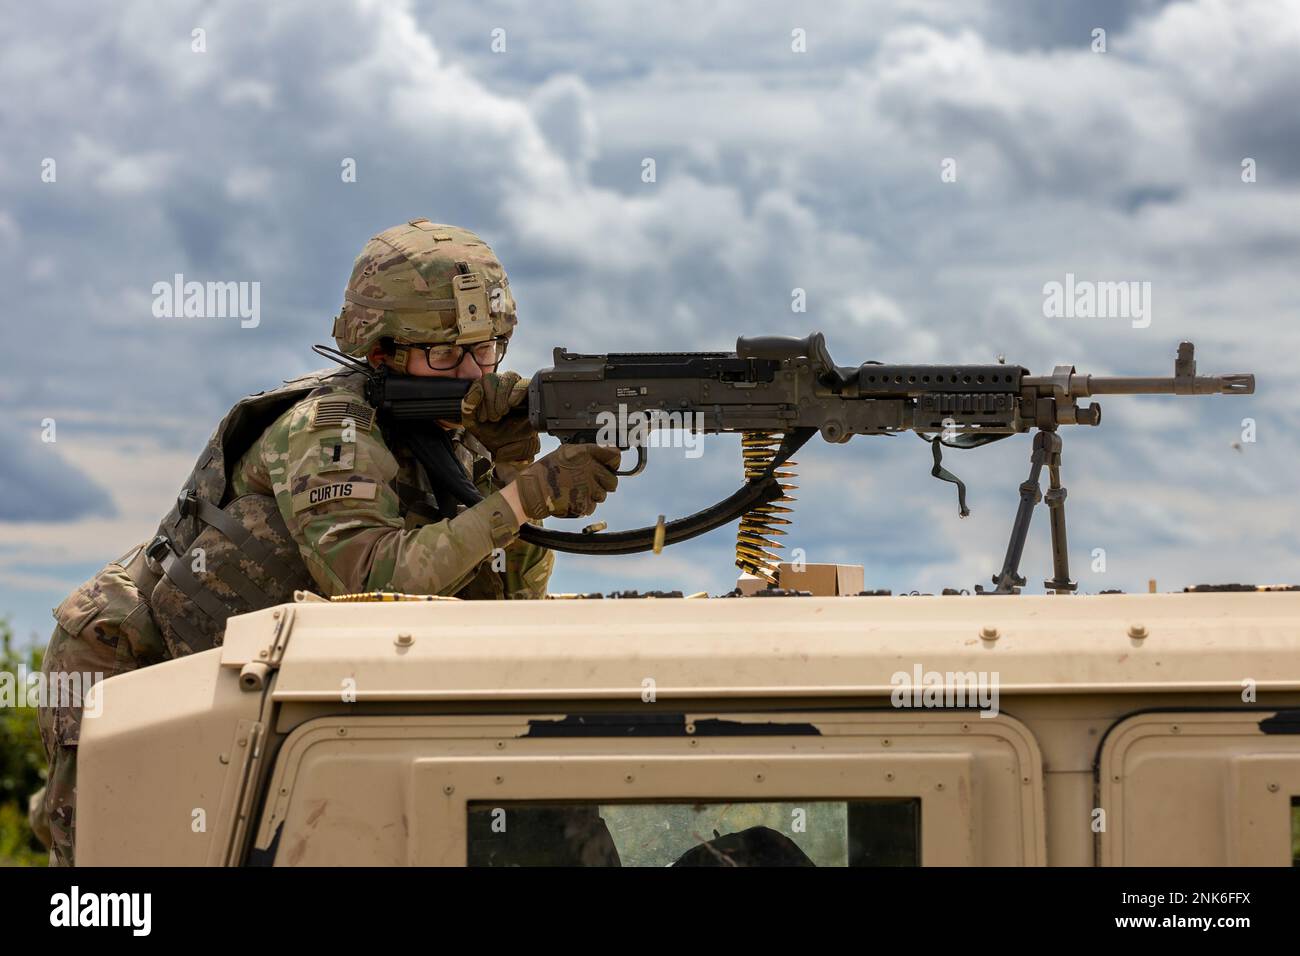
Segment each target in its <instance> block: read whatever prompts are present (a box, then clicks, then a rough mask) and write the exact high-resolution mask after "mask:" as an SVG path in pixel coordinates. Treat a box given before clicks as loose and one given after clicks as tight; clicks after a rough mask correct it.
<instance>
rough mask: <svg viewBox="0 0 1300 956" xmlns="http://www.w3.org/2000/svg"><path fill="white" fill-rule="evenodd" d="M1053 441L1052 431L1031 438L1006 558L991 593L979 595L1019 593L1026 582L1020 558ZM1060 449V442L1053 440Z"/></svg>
mask: <svg viewBox="0 0 1300 956" xmlns="http://www.w3.org/2000/svg"><path fill="white" fill-rule="evenodd" d="M1051 438H1056V435H1055V434H1053V433H1052V432H1044V431H1040V432H1039V433H1038V434H1037V435H1035V436H1034V448H1033V453H1032V455H1031V456H1030V459H1029V477H1028V478H1026V479H1025V480H1024V481H1023V482H1021V483H1020V507H1019V508H1018V509H1017V510H1016V520H1015V523H1014V524H1013V525H1012V526H1011V540H1010V541H1008V542H1007V556H1006V558H1005V559H1004V560H1003V562H1002V570H1001V571H1000V572H999V573H998V574H995V575H994V576H993V583H994V584H996V585H997V587H996V588H994V589H993V590H992V591H984V590H983V589H982V588H981V589H979V590H980V593H982V594H1019V593H1020V589H1021V587H1023V586H1024V583H1025V579H1024V578H1023V577H1021V575H1020V573H1019V571H1020V558H1021V556H1022V555H1023V554H1024V551H1025V538H1026V537H1027V536H1028V534H1029V519H1030V518H1032V517H1033V516H1034V505H1036V504H1038V503H1039V502H1040V501H1042V500H1043V492H1042V489H1041V488H1040V487H1039V482H1040V481H1041V480H1042V474H1043V465H1044V464H1045V463H1046V462H1047V456H1048V449H1049V448H1050V447H1052V445H1051V442H1050V440H1049V439H1051ZM1056 441H1057V444H1058V446H1059V443H1060V439H1059V438H1056Z"/></svg>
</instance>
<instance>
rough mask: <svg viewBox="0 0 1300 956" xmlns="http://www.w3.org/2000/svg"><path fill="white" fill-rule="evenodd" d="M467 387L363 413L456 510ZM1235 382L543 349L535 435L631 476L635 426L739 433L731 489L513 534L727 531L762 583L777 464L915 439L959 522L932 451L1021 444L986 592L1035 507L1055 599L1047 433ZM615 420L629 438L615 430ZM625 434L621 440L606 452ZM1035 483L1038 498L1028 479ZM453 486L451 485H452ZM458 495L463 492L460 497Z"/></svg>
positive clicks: (1061, 572)
mask: <svg viewBox="0 0 1300 956" xmlns="http://www.w3.org/2000/svg"><path fill="white" fill-rule="evenodd" d="M467 388H468V383H467V382H464V381H458V380H455V379H440V378H405V377H403V378H398V377H395V376H386V375H383V374H379V375H377V376H375V377H374V378H373V379H372V381H371V389H370V399H371V401H372V403H373V404H375V406H376V407H377V408H378V409H379V411H380V413H381V416H383V417H387V418H388V419H389V420H390V421H393V422H395V423H398V424H401V425H402V426H404V432H403V434H404V435H406V436H408V437H410V436H414V435H416V434H417V433H418V434H420V435H424V436H426V437H425V438H423V439H421V438H416V444H417V446H418V445H419V444H423V445H425V448H424V450H423V451H421V449H420V448H419V447H416V448H415V451H416V454H417V455H419V456H420V457H421V459H422V460H424V463H425V467H426V469H430V470H431V472H432V473H431V477H435V476H436V481H435V483H437V482H438V481H441V482H444V483H447V487H449V488H450V489H451V491H452V494H453V495H455V497H457V498H458V499H459V500H461V501H462V502H464V503H466V504H472V503H474V502H475V501H477V500H479V496H478V493H477V491H476V490H475V489H474V488H473V486H472V485H470V484H469V482H468V480H467V479H465V478H464V475H463V473H462V472H461V471H460V469H459V468H458V467H457V466H456V465H455V462H454V459H452V457H451V455H450V452H449V448H444V447H443V445H444V444H445V443H440V442H437V441H432V442H431V441H429V440H428V439H427V435H428V434H429V433H433V432H441V429H436V428H427V427H421V426H427V425H430V424H432V422H433V421H436V420H439V419H444V420H453V421H454V420H457V419H459V417H460V416H459V400H460V397H461V396H462V395H463V394H464V392H465V390H466V389H467ZM1254 390H1255V377H1254V376H1253V375H1250V374H1233V375H1211V376H1202V375H1197V374H1196V360H1195V357H1194V349H1193V346H1192V343H1190V342H1183V343H1182V344H1180V345H1179V347H1178V355H1177V358H1176V360H1175V362H1174V374H1173V376H1172V377H1167V378H1166V377H1152V378H1147V377H1136V378H1129V377H1100V376H1096V375H1086V374H1081V373H1079V372H1077V371H1076V370H1075V369H1074V367H1073V366H1070V365H1058V366H1057V367H1056V368H1055V370H1053V372H1052V373H1051V374H1050V375H1031V374H1030V373H1029V371H1028V370H1027V369H1024V368H1021V367H1018V366H1013V365H1006V364H1000V363H999V364H992V365H892V364H888V365H887V364H880V363H875V362H868V363H866V364H863V365H860V366H848V367H846V366H840V365H836V364H835V363H834V362H833V361H832V360H831V356H830V354H829V352H828V351H827V348H826V342H825V339H824V337H823V336H822V334H821V333H820V332H817V333H813V334H812V335H809V336H808V337H806V338H803V339H799V338H794V337H789V336H752V337H751V336H742V337H741V338H740V339H738V340H737V342H736V350H735V351H734V352H629V353H610V354H606V355H586V354H578V353H572V352H569V351H567V350H565V349H556V350H555V365H554V367H552V368H548V369H544V370H542V371H540V372H538V373H537V374H536V375H534V376H533V378H532V380H531V384H530V386H529V396H528V415H529V418H530V420H531V421H532V424H533V425H534V426H535V427H536V428H537V430H538V431H540V432H546V433H549V434H551V435H554V436H556V437H558V438H559V439H560V440H561V441H563V442H571V441H579V442H600V443H602V444H619V445H620V447H633V448H635V449H636V452H637V458H638V460H637V465H636V467H635V468H634V469H632V470H631V471H628V472H621V474H629V475H634V474H637V473H639V472H640V471H641V470H642V469H643V468H644V467H645V464H646V442H645V441H644V437H645V430H646V428H656V427H686V428H690V429H692V430H696V431H702V432H704V433H717V432H739V433H740V434H741V436H742V455H743V458H744V465H745V478H746V481H745V483H744V485H742V486H741V487H740V489H738V490H737V491H736V492H735V494H733V495H731V496H730V497H728V498H726V499H724V500H723V501H720V502H718V503H717V504H715V505H713V506H711V507H709V508H706V509H704V510H703V511H700V512H697V513H695V514H692V515H689V516H687V517H684V518H679V519H677V520H674V521H669V522H664V521H663V519H662V518H661V519H660V521H659V523H658V524H657V525H655V526H650V527H645V528H638V529H635V530H630V531H619V532H606V531H591V530H589V531H585V532H581V533H574V532H562V531H553V530H550V529H546V528H538V527H535V526H531V525H530V526H526V527H525V528H523V529H522V530H521V533H520V537H522V538H524V539H525V540H527V541H531V542H534V543H536V544H540V545H544V546H546V547H549V548H553V549H555V550H559V551H571V552H577V553H583V554H629V553H634V552H638V551H646V550H651V549H655V550H658V549H659V548H660V547H662V546H663V545H665V544H673V543H675V542H678V541H684V540H686V539H688V538H692V537H695V536H696V535H699V534H703V533H705V532H707V531H710V530H712V529H714V528H717V527H720V526H721V525H723V524H727V523H729V522H731V521H735V520H736V519H740V527H739V530H738V532H737V541H736V564H737V566H738V567H740V568H741V569H742V570H745V571H749V572H751V573H753V574H756V575H759V576H760V577H763V578H765V579H767V580H769V581H773V580H775V576H776V566H777V561H778V558H777V555H775V554H773V553H771V551H769V550H768V548H770V547H771V546H772V544H773V542H772V541H771V540H770V539H771V536H773V535H781V534H784V530H783V528H782V527H781V526H782V525H785V524H789V519H788V518H786V517H784V515H785V514H787V513H788V512H789V510H790V509H789V508H788V507H786V506H785V505H784V504H782V502H783V501H788V500H789V499H788V497H787V495H786V492H787V491H788V490H790V489H791V488H792V487H793V486H792V485H790V484H789V483H788V479H790V478H792V477H794V473H793V472H792V471H791V470H790V467H791V466H792V465H793V464H794V462H793V461H791V456H792V455H793V454H794V453H795V452H796V451H797V450H798V449H799V448H800V447H801V446H802V445H803V444H804V443H805V442H807V441H808V439H809V438H811V437H812V436H813V435H814V434H817V433H820V434H821V436H822V438H824V439H825V440H826V441H828V442H844V441H848V440H849V439H850V438H852V437H853V436H854V435H888V434H896V433H899V432H905V431H912V432H916V433H917V434H918V435H920V436H921V437H922V438H924V439H925V440H926V441H928V442H929V443H930V445H931V449H932V454H933V468H932V469H931V474H933V475H934V476H935V477H937V478H940V479H942V480H944V481H949V482H952V483H954V484H955V485H956V486H957V494H958V506H959V510H960V513H961V514H962V516H963V517H964V516H965V515H966V514H968V513H969V512H968V510H967V508H966V501H965V497H966V495H965V486H964V485H963V484H962V482H961V481H960V480H958V479H957V478H956V477H955V476H954V475H952V474H951V473H949V472H948V471H947V470H946V469H945V468H944V467H943V465H942V449H943V447H945V446H946V447H950V448H971V447H976V446H978V445H983V444H987V443H988V442H991V441H996V440H998V439H1000V438H1004V437H1006V436H1007V435H1014V434H1018V433H1020V432H1028V431H1031V430H1037V434H1036V435H1035V436H1034V442H1033V448H1032V454H1031V458H1030V471H1029V477H1028V478H1027V479H1026V480H1025V481H1024V482H1023V483H1022V484H1021V485H1020V506H1019V509H1018V510H1017V512H1016V518H1015V522H1014V524H1013V525H1012V529H1011V537H1010V541H1009V542H1008V544H1007V550H1006V556H1005V559H1004V560H1003V563H1002V568H1001V570H1000V571H999V572H998V573H997V574H996V575H994V576H993V583H994V585H995V587H994V589H993V590H992V591H984V589H982V588H978V589H977V590H980V591H982V592H983V593H993V594H1015V593H1018V592H1019V590H1020V588H1021V587H1022V586H1023V585H1024V583H1025V579H1024V578H1023V577H1022V576H1021V575H1020V574H1019V566H1020V560H1021V555H1022V553H1023V550H1024V545H1025V538H1026V535H1027V534H1028V530H1029V522H1030V518H1031V517H1032V515H1033V509H1034V506H1035V505H1036V504H1038V503H1039V502H1040V501H1046V504H1047V507H1048V516H1049V523H1050V526H1051V535H1052V560H1053V571H1054V573H1053V576H1052V578H1051V579H1050V580H1048V581H1046V582H1044V586H1045V587H1046V588H1047V589H1048V590H1049V591H1053V592H1056V593H1062V592H1070V591H1073V590H1075V589H1076V587H1077V585H1076V583H1075V582H1074V581H1072V580H1070V574H1069V559H1068V551H1067V542H1066V530H1065V494H1066V492H1065V488H1064V486H1062V484H1061V436H1060V434H1059V431H1058V429H1059V427H1060V426H1061V425H1098V424H1100V423H1101V407H1100V405H1098V404H1097V403H1096V402H1092V403H1089V404H1081V403H1080V401H1079V400H1080V399H1085V398H1091V397H1093V396H1097V395H1147V394H1169V395H1216V394H1223V395H1248V394H1251V393H1252V392H1254ZM629 422H631V423H632V428H630V429H629V428H628V427H627V424H628V423H629ZM629 434H631V435H633V436H634V438H635V440H632V441H626V440H624V441H619V440H617V439H618V438H625V437H626V436H627V435H629ZM1044 468H1046V469H1047V471H1048V489H1047V492H1046V495H1044V494H1043V492H1042V488H1041V478H1042V471H1043V469H1044ZM453 472H454V473H453ZM466 486H468V487H466Z"/></svg>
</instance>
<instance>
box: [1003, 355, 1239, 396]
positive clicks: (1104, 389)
mask: <svg viewBox="0 0 1300 956" xmlns="http://www.w3.org/2000/svg"><path fill="white" fill-rule="evenodd" d="M1022 384H1024V385H1025V386H1026V387H1028V388H1038V389H1041V390H1043V391H1048V390H1051V391H1053V392H1055V393H1057V397H1059V398H1087V397H1089V396H1090V395H1253V394H1254V393H1255V376H1254V375H1251V374H1249V373H1247V372H1237V373H1233V374H1230V375H1197V374H1196V350H1195V347H1194V346H1193V345H1192V343H1191V342H1182V343H1180V344H1179V346H1178V357H1177V358H1176V359H1174V374H1173V377H1172V378H1162V377H1158V376H1156V377H1148V376H1136V377H1127V376H1100V375H1080V374H1078V373H1077V372H1075V371H1074V369H1073V368H1072V367H1070V366H1058V367H1057V369H1056V371H1055V372H1053V373H1052V374H1051V375H1027V376H1025V378H1024V380H1023V383H1022Z"/></svg>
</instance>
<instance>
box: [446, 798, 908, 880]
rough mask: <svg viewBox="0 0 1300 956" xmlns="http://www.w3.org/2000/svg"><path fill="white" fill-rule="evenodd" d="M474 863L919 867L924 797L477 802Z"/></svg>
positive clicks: (472, 816)
mask: <svg viewBox="0 0 1300 956" xmlns="http://www.w3.org/2000/svg"><path fill="white" fill-rule="evenodd" d="M467 824H468V846H469V860H468V862H469V865H470V866H918V865H920V853H921V801H920V799H918V798H904V799H874V800H784V801H766V802H765V801H709V802H700V803H682V802H642V803H626V802H625V803H594V802H593V803H573V802H567V803H559V802H541V801H511V802H503V803H492V802H488V801H483V802H476V803H471V804H470V805H469V811H468V820H467Z"/></svg>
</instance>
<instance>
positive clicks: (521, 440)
mask: <svg viewBox="0 0 1300 956" xmlns="http://www.w3.org/2000/svg"><path fill="white" fill-rule="evenodd" d="M527 403H528V379H526V378H522V377H521V376H520V375H519V373H518V372H501V373H499V374H498V373H496V372H489V373H488V374H487V375H484V376H483V377H482V378H481V379H479V380H478V381H477V382H475V383H474V384H473V385H471V386H470V389H469V391H468V392H466V393H465V397H464V399H462V400H461V403H460V412H461V422H462V424H464V426H465V428H466V429H468V430H469V432H470V434H472V435H473V436H474V437H475V438H477V439H478V440H479V441H480V442H482V443H483V446H484V447H485V448H487V450H488V451H490V452H491V453H492V460H493V461H494V462H495V463H496V465H497V473H498V475H499V476H500V477H502V478H504V479H506V480H509V478H507V476H506V475H504V474H502V472H503V469H506V468H510V467H512V466H513V468H514V470H517V469H518V468H519V467H520V466H523V465H526V464H528V463H529V462H530V461H532V460H533V459H534V458H535V457H536V456H537V453H538V452H539V451H541V448H542V443H541V440H540V439H539V438H538V437H537V430H536V429H535V428H533V426H532V424H531V423H530V422H529V421H528V415H527V411H526V406H527ZM520 406H525V408H520ZM512 412H513V413H512Z"/></svg>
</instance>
